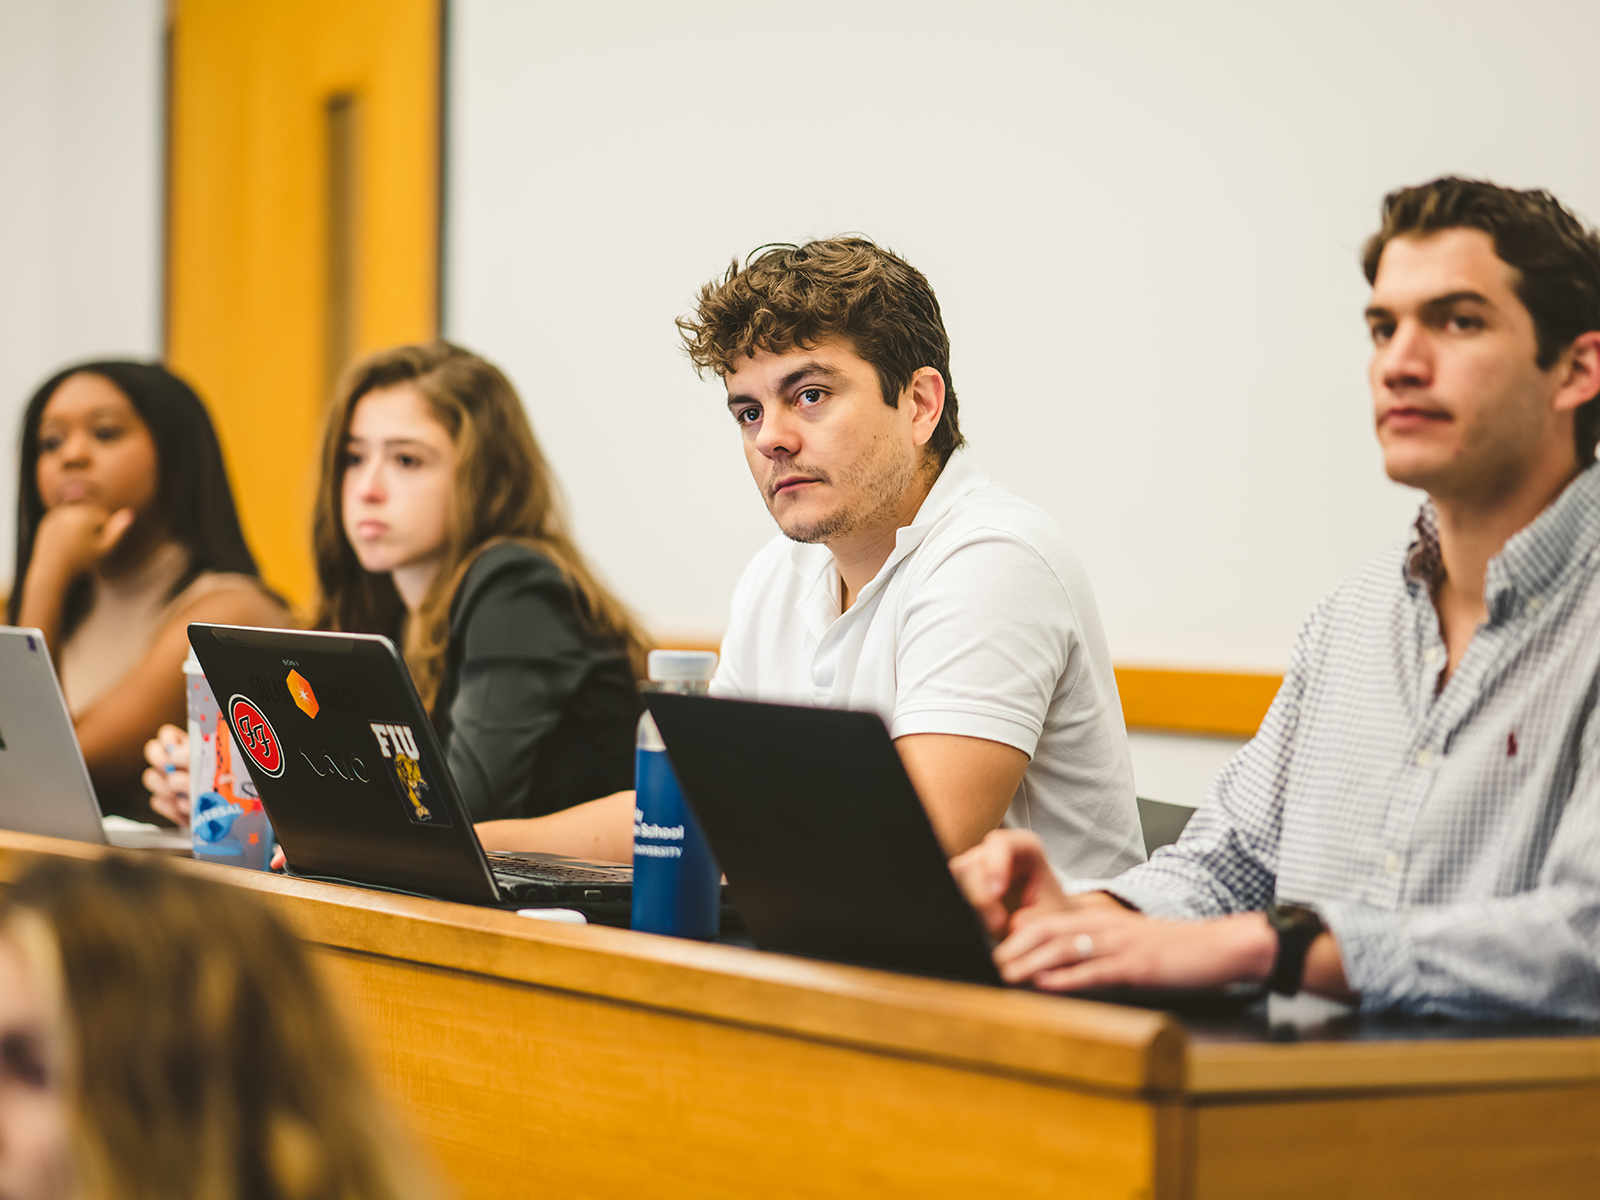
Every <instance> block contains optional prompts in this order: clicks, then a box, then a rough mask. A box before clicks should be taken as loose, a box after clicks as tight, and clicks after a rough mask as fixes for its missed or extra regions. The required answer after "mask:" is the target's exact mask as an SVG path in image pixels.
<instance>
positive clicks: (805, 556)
mask: <svg viewBox="0 0 1600 1200" xmlns="http://www.w3.org/2000/svg"><path fill="white" fill-rule="evenodd" d="M989 482H990V481H989V477H988V476H987V475H985V474H984V473H983V471H981V470H980V469H979V468H978V464H977V462H976V461H975V460H974V459H973V457H972V454H971V452H970V451H968V450H967V449H966V448H965V447H963V448H961V449H958V450H957V451H956V452H955V453H954V454H952V455H951V456H950V458H949V459H948V460H947V461H946V462H945V464H944V469H943V470H942V471H940V472H939V478H938V479H936V480H934V482H933V487H931V488H930V489H929V490H928V494H927V496H925V497H924V498H923V501H922V505H921V507H919V508H918V509H917V515H916V516H915V517H913V518H912V519H911V524H909V525H902V526H901V527H900V528H899V529H897V530H896V531H895V535H894V549H893V550H891V551H890V552H889V557H888V558H887V559H886V560H885V561H884V564H883V566H881V567H880V568H878V573H877V574H876V575H874V576H873V577H872V581H871V582H870V583H868V584H867V586H866V587H864V588H862V589H861V594H860V595H859V596H857V597H856V602H855V603H854V604H852V605H851V606H850V611H851V612H857V611H859V610H860V609H861V608H862V605H863V604H864V603H865V602H866V601H868V600H871V599H872V597H873V596H874V595H875V594H877V592H879V591H880V590H881V589H882V588H883V587H884V585H885V584H886V583H887V582H888V580H889V578H890V576H892V575H893V574H894V571H895V568H896V567H897V566H899V565H900V563H901V562H902V561H903V560H904V559H905V558H906V556H907V555H909V554H910V553H911V552H912V551H913V550H915V549H916V548H917V547H918V546H920V545H922V543H923V540H924V539H925V538H927V536H928V534H930V533H931V532H933V528H934V526H936V525H937V524H938V523H939V522H940V521H941V520H943V519H944V518H945V516H947V515H948V514H949V512H950V510H951V509H952V508H954V507H955V506H956V504H957V502H959V501H960V500H961V499H962V497H964V496H967V495H970V494H971V493H972V492H975V491H977V490H978V489H979V488H982V487H987V486H988V485H989ZM789 560H790V562H791V563H792V564H793V567H794V571H795V573H796V574H797V575H799V576H800V578H801V579H802V580H804V579H809V580H810V582H811V586H810V587H808V588H806V589H805V591H804V592H803V593H802V595H801V598H800V601H799V603H798V604H797V606H796V607H797V608H798V609H799V610H800V613H801V615H802V616H803V617H804V619H805V621H806V624H807V625H808V626H809V628H810V629H811V632H812V633H813V634H814V635H816V636H817V637H819V638H820V637H821V636H822V635H823V634H824V633H825V632H826V631H827V629H828V627H829V626H830V625H832V624H833V622H834V621H836V620H838V618H839V616H840V613H839V572H838V571H837V570H836V569H835V568H834V565H833V554H832V552H831V551H829V549H828V548H827V547H826V546H818V545H812V544H806V543H801V542H796V543H795V544H794V545H792V546H790V547H789Z"/></svg>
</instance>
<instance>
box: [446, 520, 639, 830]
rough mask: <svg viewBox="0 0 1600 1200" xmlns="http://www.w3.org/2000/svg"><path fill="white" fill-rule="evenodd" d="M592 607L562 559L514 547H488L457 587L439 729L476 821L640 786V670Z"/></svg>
mask: <svg viewBox="0 0 1600 1200" xmlns="http://www.w3.org/2000/svg"><path fill="white" fill-rule="evenodd" d="M582 603H583V601H582V600H581V598H580V597H579V596H578V594H577V593H576V592H575V591H574V590H573V588H572V586H571V584H569V583H568V582H567V580H566V578H565V577H564V576H563V575H562V574H561V572H560V570H559V569H557V567H556V565H555V564H554V563H553V562H551V561H550V560H549V559H548V558H546V557H545V556H544V555H542V554H540V553H538V552H537V551H535V550H531V549H529V548H528V547H526V546H521V545H517V544H514V543H506V544H503V545H498V546H491V547H490V548H489V549H488V550H485V551H484V552H483V553H482V554H480V555H479V556H478V560H477V561H476V562H475V563H473V564H472V567H471V568H470V569H469V570H468V571H467V574H466V578H464V579H463V580H462V581H461V586H460V588H458V589H457V590H456V595H455V599H454V600H453V601H451V604H450V641H449V645H448V647H447V648H446V651H445V672H444V679H443V680H442V681H441V683H440V685H439V694H438V697H437V698H436V699H435V701H434V706H433V711H434V725H435V726H436V727H437V729H438V731H439V738H440V740H441V741H442V742H443V743H444V745H445V752H446V756H447V757H448V759H449V761H450V773H451V774H452V775H454V776H455V781H456V786H457V787H458V788H460V789H461V795H462V797H463V798H464V799H465V800H466V803H467V811H468V812H470V813H471V814H472V819H473V820H474V821H492V820H497V819H499V818H501V817H537V816H542V815H543V814H545V813H551V812H556V811H558V810H560V809H563V808H570V807H571V806H572V805H574V804H581V803H583V802H584V801H586V800H593V799H595V798H596V797H598V796H608V795H610V794H611V793H612V792H619V791H624V790H626V789H627V788H631V787H632V786H633V745H634V735H635V726H636V723H637V722H638V719H639V713H640V712H641V711H642V707H641V705H640V702H639V694H638V691H637V689H636V688H635V686H634V680H633V669H632V667H631V666H630V665H629V662H628V655H627V653H626V651H625V650H623V649H622V648H621V647H619V646H615V645H613V644H611V643H610V642H608V641H606V640H605V639H604V638H602V637H600V636H599V635H597V634H596V633H594V632H592V631H591V630H590V629H589V628H588V627H587V626H586V625H585V624H584V622H583V621H582V619H581V618H580V615H579V607H578V606H579V605H580V604H582Z"/></svg>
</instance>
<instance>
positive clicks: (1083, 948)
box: [1072, 933, 1094, 958]
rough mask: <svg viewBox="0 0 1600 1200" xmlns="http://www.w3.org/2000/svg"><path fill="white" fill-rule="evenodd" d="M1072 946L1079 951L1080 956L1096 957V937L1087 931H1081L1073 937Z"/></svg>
mask: <svg viewBox="0 0 1600 1200" xmlns="http://www.w3.org/2000/svg"><path fill="white" fill-rule="evenodd" d="M1072 948H1073V949H1074V950H1076V951H1077V952H1078V957H1079V958H1093V957H1094V939H1093V938H1092V937H1090V936H1089V935H1088V934H1087V933H1080V934H1079V935H1078V936H1077V937H1075V938H1073V939H1072Z"/></svg>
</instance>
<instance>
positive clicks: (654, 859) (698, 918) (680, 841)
mask: <svg viewBox="0 0 1600 1200" xmlns="http://www.w3.org/2000/svg"><path fill="white" fill-rule="evenodd" d="M716 669H717V656H716V655H715V654H712V653H709V652H708V651H704V650H652V651H651V652H650V681H651V683H652V684H654V685H655V690H656V691H662V692H681V693H684V694H687V695H692V696H704V695H705V694H706V693H707V692H708V691H709V690H710V687H711V676H712V674H713V672H715V671H716ZM637 745H638V749H637V752H636V753H635V756H634V789H635V796H636V797H637V798H636V800H635V801H634V812H633V927H634V928H635V929H642V930H644V931H645V932H646V933H666V934H671V935H673V936H674V937H690V938H711V937H715V936H716V933H717V918H718V915H719V912H720V908H721V896H722V870H721V868H719V867H718V866H717V860H716V859H715V858H713V857H712V856H711V847H710V846H709V845H707V843H706V839H705V835H704V834H703V833H701V832H700V826H699V825H698V824H696V823H695V819H694V813H693V812H692V811H690V808H689V806H688V804H687V803H685V802H684V799H683V789H682V788H680V787H679V786H678V779H677V776H675V775H674V774H673V773H672V765H671V764H670V763H669V762H668V761H667V748H666V745H665V743H663V742H662V740H661V734H660V732H658V731H657V729H656V723H655V722H654V721H653V720H651V719H650V714H649V713H645V714H644V715H643V716H642V717H640V718H639V741H638V743H637Z"/></svg>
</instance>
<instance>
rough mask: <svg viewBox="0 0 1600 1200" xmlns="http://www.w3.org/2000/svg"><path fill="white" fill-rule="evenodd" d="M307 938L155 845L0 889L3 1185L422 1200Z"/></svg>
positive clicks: (10, 1192) (54, 1196)
mask: <svg viewBox="0 0 1600 1200" xmlns="http://www.w3.org/2000/svg"><path fill="white" fill-rule="evenodd" d="M383 1114H384V1107H383V1106H382V1105H381V1104H379V1103H378V1102H377V1101H376V1099H375V1097H374V1095H373V1092H372V1090H371V1088H370V1087H369V1086H368V1084H367V1082H366V1071H365V1070H364V1068H363V1066H362V1064H361V1063H359V1062H358V1061H357V1057H356V1055H355V1053H354V1050H353V1048H352V1046H351V1043H350V1040H349V1037H348V1036H347V1034H346V1033H345V1030H344V1026H343V1023H342V1022H341V1021H340V1020H339V1019H338V1018H337V1016H336V1015H335V1013H334V1012H333V1011H332V1009H331V1008H330V1006H329V1004H328V1001H327V999H326V998H325V997H324V995H323V993H322V989H321V987H320V986H319V984H318V981H317V979H316V977H315V975H314V974H313V973H312V970H311V966H310V963H309V961H308V960H307V957H306V954H305V952H304V951H303V950H302V949H301V947H300V945H299V943H297V942H296V941H295V940H294V938H293V937H292V936H291V935H290V934H289V932H288V930H287V929H286V928H285V927H284V925H283V923H282V922H281V921H279V920H278V919H277V918H276V917H275V916H274V915H273V914H272V913H271V911H269V910H268V908H267V907H266V905H265V904H264V903H263V902H262V901H261V900H259V899H258V898H257V897H255V896H254V895H252V894H250V893H248V892H245V891H243V890H240V889H237V888H231V887H226V886H223V885H220V884H216V883H211V882H208V881H206V880H203V879H199V878H195V877H192V876H189V875H187V874H184V873H182V872H180V871H178V870H176V869H173V868H171V867H169V866H166V865H163V864H161V863H160V862H157V861H151V862H136V861H132V860H129V859H124V858H120V857H109V858H106V859H103V860H100V861H96V862H85V863H50V864H47V865H45V866H42V867H39V868H36V869H35V870H33V871H31V872H30V873H29V874H27V875H26V876H25V877H24V878H23V879H22V880H20V881H19V882H18V883H17V885H16V886H15V887H14V888H12V889H11V891H10V893H9V894H8V895H7V896H6V897H5V900H4V903H3V904H0V1197H3V1198H4V1200H133V1198H135V1197H137V1198H139V1200H144V1198H147V1197H148V1198H149V1200H155V1198H156V1197H161V1198H162V1200H190V1198H194V1200H199V1198H201V1197H204V1198H205V1200H234V1198H238V1200H422V1198H423V1197H426V1196H431V1195H432V1194H433V1193H432V1192H431V1190H430V1189H428V1188H426V1187H424V1186H422V1185H421V1184H419V1182H418V1179H419V1175H418V1172H417V1169H416V1163H415V1161H414V1160H413V1158H412V1156H411V1155H410V1154H409V1153H407V1152H406V1151H404V1150H403V1149H402V1147H401V1144H400V1142H399V1140H398V1138H397V1137H396V1134H395V1132H394V1130H393V1129H392V1128H391V1127H390V1124H389V1121H388V1118H387V1116H386V1115H383Z"/></svg>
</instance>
